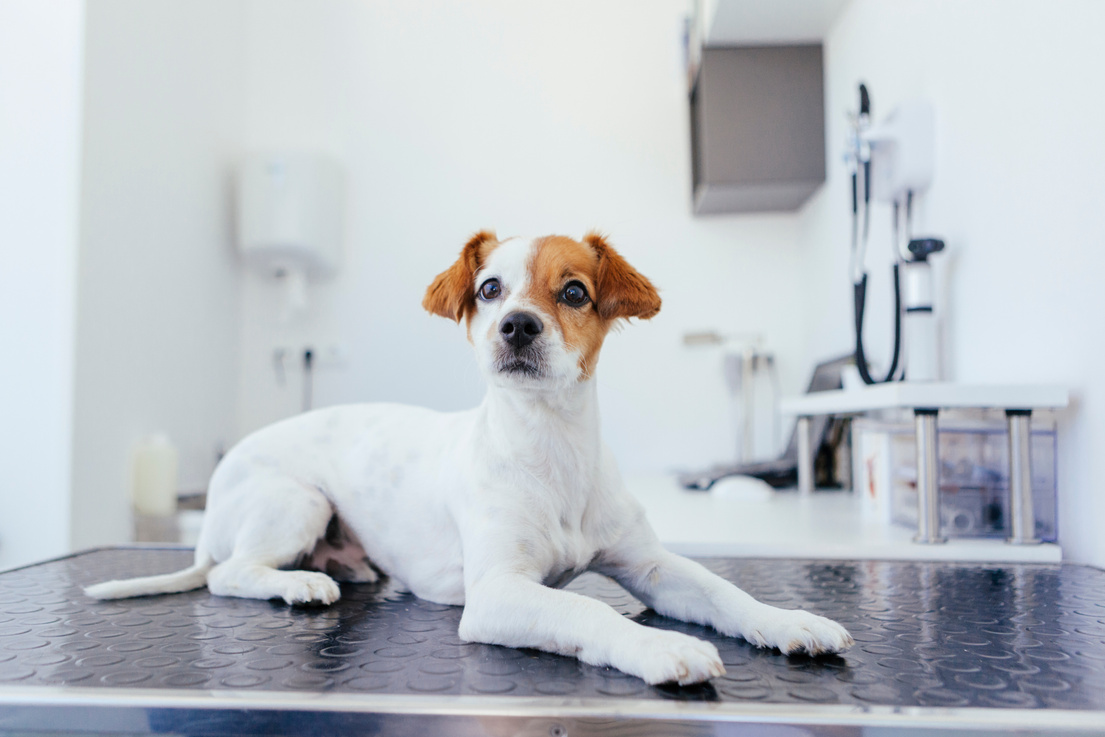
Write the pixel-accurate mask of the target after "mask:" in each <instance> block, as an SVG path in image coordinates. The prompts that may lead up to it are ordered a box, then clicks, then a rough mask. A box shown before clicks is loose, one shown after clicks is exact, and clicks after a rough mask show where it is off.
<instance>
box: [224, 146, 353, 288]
mask: <svg viewBox="0 0 1105 737" xmlns="http://www.w3.org/2000/svg"><path fill="white" fill-rule="evenodd" d="M237 189H238V191H237V195H238V247H239V249H240V251H241V254H242V258H243V260H244V261H245V262H246V264H247V265H248V266H250V267H251V268H254V269H257V270H259V271H261V272H262V273H265V274H267V275H270V276H285V275H287V274H289V273H299V274H302V275H304V276H307V277H311V278H319V277H327V276H332V275H333V274H334V273H335V272H336V271H337V268H338V263H339V260H340V253H341V224H342V223H341V220H342V209H343V208H342V204H343V199H344V196H343V189H344V182H343V176H342V171H341V168H340V167H339V166H338V165H337V164H336V163H335V162H333V161H331V160H330V159H328V158H326V157H324V156H321V155H318V154H312V153H299V152H297V153H288V152H285V153H265V154H254V155H251V156H247V157H246V158H245V160H244V161H243V162H242V165H241V169H240V171H239V176H238V188H237Z"/></svg>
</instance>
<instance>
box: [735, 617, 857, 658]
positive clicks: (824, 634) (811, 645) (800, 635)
mask: <svg viewBox="0 0 1105 737" xmlns="http://www.w3.org/2000/svg"><path fill="white" fill-rule="evenodd" d="M742 634H743V636H744V639H746V640H748V641H749V642H751V643H752V644H753V645H759V646H760V647H775V648H778V649H779V650H781V651H782V652H783V653H785V654H787V655H790V654H791V653H796V652H805V653H807V654H809V655H819V654H821V653H839V652H843V651H844V650H847V649H848V648H850V647H851V646H852V645H854V644H855V641H854V640H853V639H852V636H851V635H849V634H848V630H846V629H844V628H843V627H841V626H840V625H839V624H837V623H836V622H834V621H832V620H831V619H826V618H825V617H819V616H817V615H816V614H811V613H810V612H804V611H801V610H787V609H773V610H771V612H770V613H767V614H765V615H763V617H762V619H761V620H760V621H759V622H757V623H756V624H754V625H753V626H752V627H749V628H747V629H746V631H745V632H743V633H742Z"/></svg>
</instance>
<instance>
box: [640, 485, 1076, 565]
mask: <svg viewBox="0 0 1105 737" xmlns="http://www.w3.org/2000/svg"><path fill="white" fill-rule="evenodd" d="M626 484H627V485H628V487H629V490H630V491H631V492H632V493H633V494H634V496H636V497H637V498H638V499H639V500H640V501H641V503H642V504H643V505H644V506H645V510H646V512H647V515H648V520H649V522H650V523H651V524H652V526H653V529H655V530H656V533H657V535H658V536H659V537H660V540H661V542H663V543H664V546H665V547H667V548H668V549H669V550H672V551H673V552H676V553H680V554H682V555H696V556H710V555H724V556H735V557H748V558H753V557H755V558H815V559H836V560H940V561H964V562H1003V563H1058V562H1060V561H1061V560H1062V551H1061V549H1060V547H1059V546H1058V545H1056V544H1050V543H1045V544H1040V545H1008V544H1006V543H1005V542H1004V541H1002V540H951V541H949V542H947V543H945V544H943V545H918V544H916V543H914V542H913V539H912V538H913V535H914V533H915V530H912V529H907V528H905V527H899V526H897V525H886V524H884V523H882V522H880V521H879V520H878V519H876V518H875V516H874V515H873V514H871V513H868V512H867V510H866V509H864V508H863V507H862V506H861V503H860V500H859V499H858V498H856V497H854V495H853V494H852V493H851V492H839V491H817V492H814V493H813V494H812V495H810V496H804V497H803V496H799V495H798V493H797V492H793V491H784V492H775V491H772V490H771V489H770V487H767V485H766V484H763V483H762V482H760V481H758V480H756V479H751V478H733V479H725V480H723V481H719V482H718V483H717V484H716V485H715V487H714V488H713V489H712V490H710V491H705V492H702V491H686V490H684V489H683V488H681V487H680V486H679V485H678V483H677V482H676V481H675V479H674V478H673V477H671V476H637V477H629V478H627V479H626Z"/></svg>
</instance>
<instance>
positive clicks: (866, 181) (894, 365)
mask: <svg viewBox="0 0 1105 737" xmlns="http://www.w3.org/2000/svg"><path fill="white" fill-rule="evenodd" d="M870 125H871V97H870V95H869V94H868V93H867V86H866V85H864V84H861V85H860V86H859V114H858V115H857V116H856V117H855V118H854V119H853V123H852V131H851V140H850V143H851V146H850V147H851V151H850V152H849V155H848V163H849V167H850V168H851V171H852V295H853V305H854V308H855V331H856V351H855V354H856V368H857V369H858V370H859V375H860V378H862V379H863V381H864V383H865V384H881V383H884V382H887V381H893V380H895V379H896V378H900V377H898V376H897V373H898V362H899V359H900V357H901V352H902V288H901V280H900V278H899V270H898V264H899V262H900V261H901V253H900V251H899V250H898V244H897V228H898V203H897V202H895V203H894V230H895V243H894V256H895V258H894V268H893V272H892V273H893V281H894V351H893V356H892V358H891V361H890V369H889V370H888V371H887V372H886V376H884V377H882V378H879V379H876V378H874V377H873V376H871V371H870V368H869V367H868V365H867V354H866V352H865V351H864V349H863V313H864V307H865V302H866V299H867V270H866V268H865V267H864V259H865V257H866V255H867V240H868V236H869V233H870V229H871V145H870V143H868V142H867V141H866V140H864V135H863V134H864V133H865V132H866V131H867V129H868V128H869V127H870ZM861 171H862V174H863V228H862V232H861V230H860V212H859V204H860V203H859V176H860V172H861Z"/></svg>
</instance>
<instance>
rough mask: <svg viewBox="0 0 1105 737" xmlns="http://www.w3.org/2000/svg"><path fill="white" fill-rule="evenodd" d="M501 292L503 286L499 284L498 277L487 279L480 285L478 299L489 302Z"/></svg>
mask: <svg viewBox="0 0 1105 737" xmlns="http://www.w3.org/2000/svg"><path fill="white" fill-rule="evenodd" d="M502 293H503V288H502V287H501V286H499V280H498V279H488V280H487V281H485V282H484V283H483V284H481V285H480V291H479V295H480V299H482V300H483V301H484V302H490V301H491V300H493V299H495V298H497V297H498V296H499V295H500V294H502Z"/></svg>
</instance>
